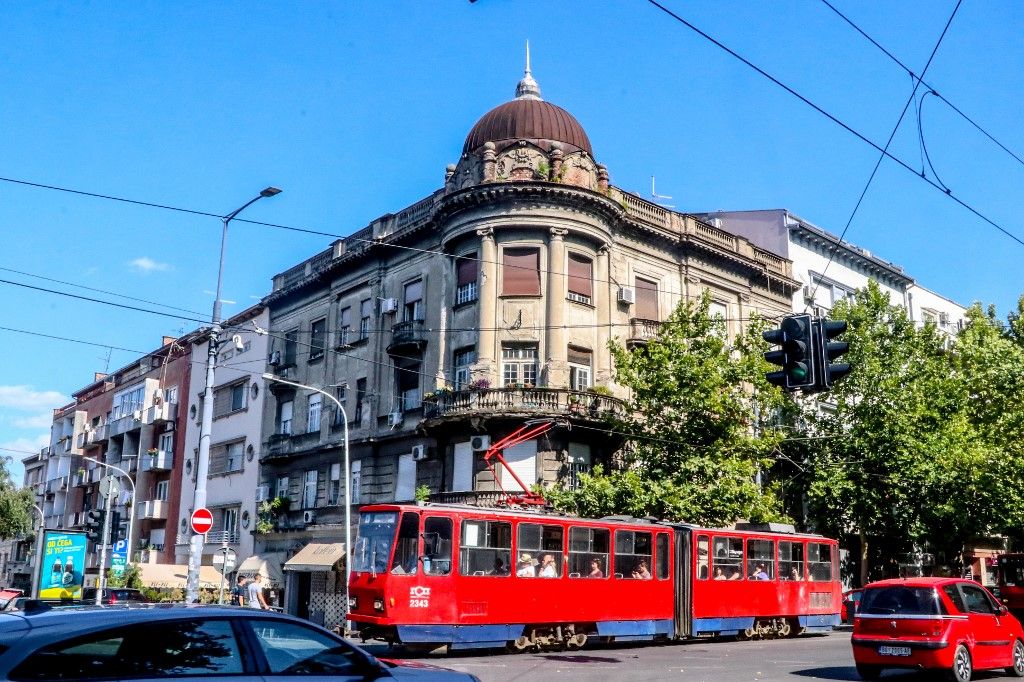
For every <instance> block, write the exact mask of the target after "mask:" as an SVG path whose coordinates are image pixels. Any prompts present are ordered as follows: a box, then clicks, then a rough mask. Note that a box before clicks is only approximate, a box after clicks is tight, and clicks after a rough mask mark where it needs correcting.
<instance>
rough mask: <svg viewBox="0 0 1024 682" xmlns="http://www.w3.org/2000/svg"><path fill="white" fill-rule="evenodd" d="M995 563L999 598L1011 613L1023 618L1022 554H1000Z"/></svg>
mask: <svg viewBox="0 0 1024 682" xmlns="http://www.w3.org/2000/svg"><path fill="white" fill-rule="evenodd" d="M996 565H997V566H998V568H999V574H998V576H999V577H998V578H997V584H998V586H999V599H1000V600H1001V601H1002V602H1003V603H1004V604H1006V608H1008V609H1009V610H1010V611H1011V612H1012V613H1013V615H1015V616H1017V617H1018V618H1024V554H1021V553H1013V554H1000V555H999V556H998V557H997V558H996Z"/></svg>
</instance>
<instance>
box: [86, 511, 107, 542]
mask: <svg viewBox="0 0 1024 682" xmlns="http://www.w3.org/2000/svg"><path fill="white" fill-rule="evenodd" d="M105 516H106V511H104V510H103V509H90V510H89V511H87V512H85V536H86V537H87V538H89V539H90V540H92V541H93V542H100V541H101V540H103V521H104V517H105Z"/></svg>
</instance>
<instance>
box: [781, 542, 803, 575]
mask: <svg viewBox="0 0 1024 682" xmlns="http://www.w3.org/2000/svg"><path fill="white" fill-rule="evenodd" d="M779 579H780V580H803V579H804V545H803V543H802V542H790V541H789V540H782V541H780V542H779Z"/></svg>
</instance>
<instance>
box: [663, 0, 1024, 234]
mask: <svg viewBox="0 0 1024 682" xmlns="http://www.w3.org/2000/svg"><path fill="white" fill-rule="evenodd" d="M647 2H648V3H650V4H651V5H654V6H655V7H657V8H658V9H659V10H661V11H662V12H664V13H665V14H667V15H669V16H670V17H672V18H673V19H675V20H676V21H678V22H679V23H681V24H683V25H684V26H686V27H687V28H689V29H690V30H691V31H693V32H694V33H696V34H698V35H699V36H701V37H702V38H704V39H705V40H707V41H709V42H711V43H712V44H714V45H715V46H716V47H718V48H720V49H722V50H724V51H725V52H727V53H729V54H730V55H732V56H733V57H735V58H736V59H738V60H739V61H741V62H743V63H744V64H745V65H747V66H748V67H750V68H751V69H753V70H754V71H756V72H757V73H759V74H761V75H762V76H764V77H765V78H767V79H768V80H770V81H771V82H772V83H775V84H776V85H778V86H779V87H780V88H782V89H783V90H785V91H786V92H788V93H789V94H791V95H793V96H794V97H796V98H797V99H798V100H800V101H801V102H803V103H804V104H806V105H807V106H809V107H811V108H812V109H814V110H815V111H817V112H818V113H819V114H821V115H822V116H824V117H825V118H827V119H829V120H830V121H832V122H833V123H835V124H836V125H838V126H839V127H841V128H842V129H843V130H845V131H847V132H848V133H850V134H851V135H853V136H854V137H856V138H857V139H859V140H861V141H862V142H864V143H865V144H868V145H870V146H871V147H873V148H874V149H875V150H876V151H878V152H881V153H882V154H883V155H884V156H886V157H888V158H889V159H891V160H893V161H895V162H896V164H897V165H899V166H900V167H901V168H903V169H904V170H906V171H909V172H910V173H913V174H914V176H915V177H918V178H920V179H921V180H922V181H924V182H926V183H928V184H929V185H931V186H932V187H934V188H935V189H936V190H938V191H940V192H942V193H943V194H945V195H946V196H948V197H949V198H950V199H952V200H953V201H955V202H956V203H957V204H959V205H960V206H961V207H963V208H965V209H966V210H967V211H969V212H970V213H972V214H974V215H975V216H976V217H978V218H980V219H981V220H983V221H984V222H986V223H988V224H989V225H991V226H992V227H994V228H995V229H997V230H999V231H1000V232H1001V233H1003V234H1004V235H1006V236H1007V237H1009V238H1010V239H1012V240H1013V241H1015V242H1017V243H1018V244H1020V245H1021V246H1024V239H1021V238H1020V237H1018V236H1017V235H1016V234H1014V233H1013V232H1010V231H1009V230H1008V229H1007V228H1005V227H1003V226H1002V225H1000V224H999V223H997V222H996V221H994V220H993V219H991V218H989V217H988V216H987V215H985V214H984V213H982V212H981V211H979V210H978V209H976V208H974V207H973V206H972V205H970V204H968V203H967V202H966V201H964V200H963V199H961V198H960V197H958V196H956V195H955V194H953V193H952V192H947V191H946V188H944V187H942V186H941V185H939V184H938V183H937V182H935V181H934V180H932V179H930V178H927V177H922V176H921V174H920V173H919V172H918V171H917V170H915V169H914V168H913V167H912V166H911V165H910V164H908V163H907V162H905V161H904V160H903V159H901V158H899V157H897V156H895V155H893V154H892V153H891V152H889V151H886V150H885V149H883V148H882V147H881V146H879V145H878V144H877V143H875V142H874V141H872V140H871V139H870V138H868V137H867V136H866V135H864V134H863V133H861V132H859V131H858V130H856V129H855V128H853V127H852V126H850V125H848V124H847V123H844V122H843V121H842V120H841V119H839V118H838V117H836V116H835V115H833V114H831V113H829V112H828V111H826V110H825V109H824V108H822V107H820V106H819V105H817V104H815V103H814V102H812V101H811V100H810V99H808V98H807V97H804V96H803V95H801V94H800V93H799V92H797V91H796V90H794V89H793V88H791V87H790V86H788V85H786V84H785V83H783V82H782V81H781V80H779V79H778V78H776V77H775V76H773V75H771V74H770V73H768V72H767V71H765V70H764V69H762V68H761V67H759V66H757V65H756V64H754V63H753V62H751V61H750V60H749V59H747V58H746V57H744V56H742V55H741V54H739V53H738V52H736V51H735V50H733V49H732V48H730V47H728V46H726V45H725V44H724V43H722V42H720V41H718V40H717V39H715V38H713V37H712V36H710V35H708V34H707V33H705V32H704V31H702V30H701V29H699V28H697V27H696V26H694V25H693V24H692V23H690V22H689V21H687V20H686V19H684V18H683V17H681V16H679V15H678V14H676V13H675V12H673V11H672V10H670V9H668V8H667V7H665V6H664V5H662V4H661V3H659V2H657V0H647Z"/></svg>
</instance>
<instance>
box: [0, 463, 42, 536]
mask: <svg viewBox="0 0 1024 682" xmlns="http://www.w3.org/2000/svg"><path fill="white" fill-rule="evenodd" d="M8 462H10V458H9V457H3V458H0V540H9V539H11V538H16V537H20V536H23V535H28V534H29V533H31V532H32V525H33V524H32V504H33V503H34V502H35V496H34V495H33V494H32V491H31V490H29V489H28V488H20V489H19V488H16V487H15V486H14V482H13V481H12V480H11V474H10V471H9V470H8V469H7V465H8Z"/></svg>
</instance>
